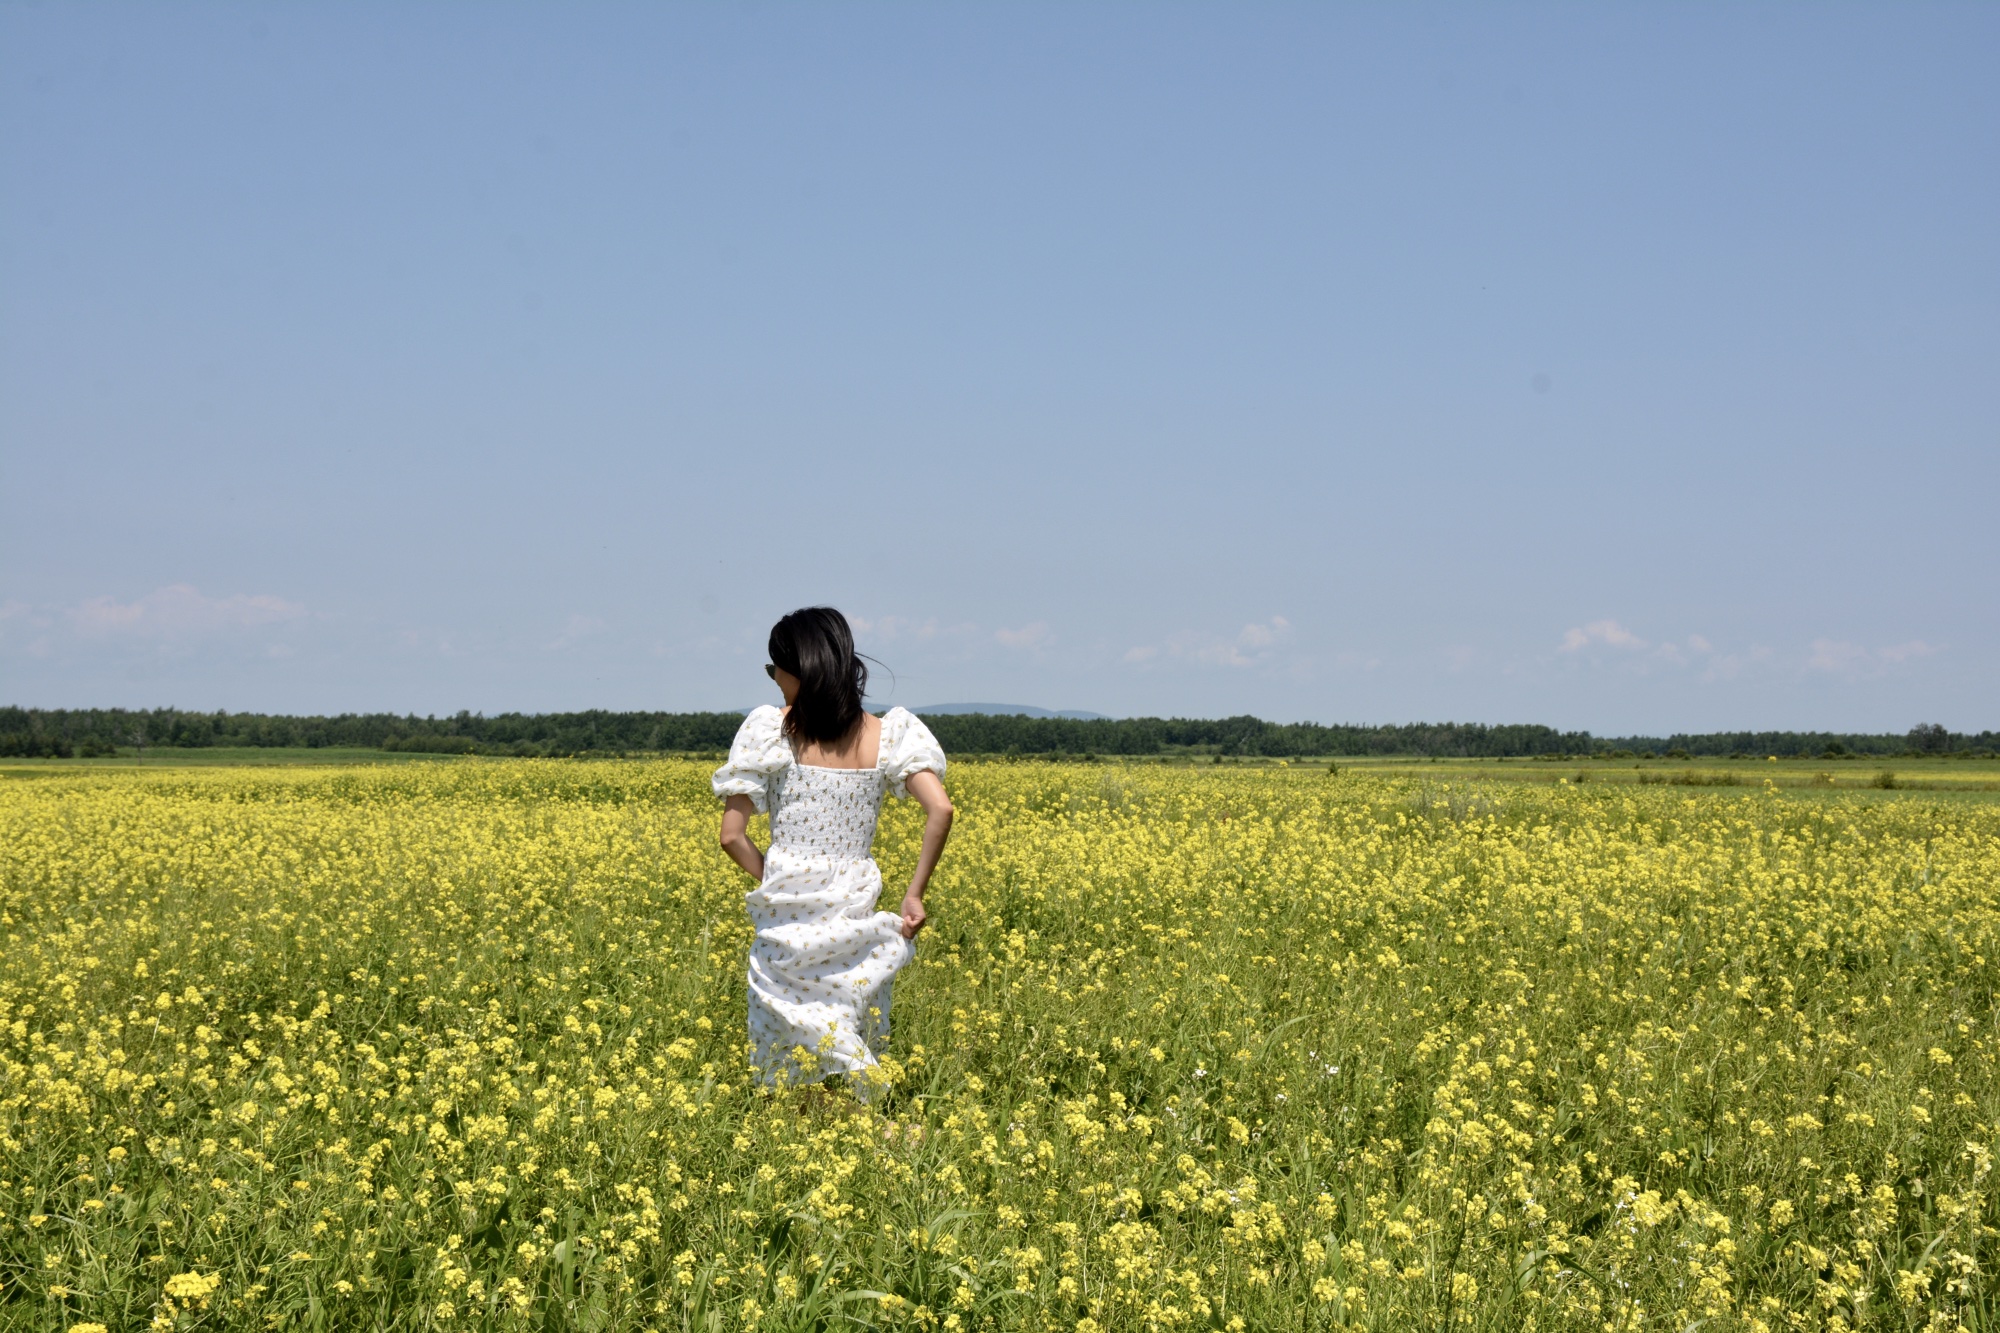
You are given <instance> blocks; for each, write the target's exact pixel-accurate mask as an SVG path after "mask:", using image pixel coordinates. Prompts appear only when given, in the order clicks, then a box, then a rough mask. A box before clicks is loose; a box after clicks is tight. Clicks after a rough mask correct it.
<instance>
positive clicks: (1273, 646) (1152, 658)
mask: <svg viewBox="0 0 2000 1333" xmlns="http://www.w3.org/2000/svg"><path fill="white" fill-rule="evenodd" d="M1291 635H1292V622H1291V621H1289V620H1287V619H1285V618H1284V617H1283V616H1272V617H1271V618H1270V619H1269V620H1259V621H1253V622H1251V623H1250V624H1248V625H1245V626H1244V627H1243V628H1242V629H1240V630H1238V631H1237V632H1236V633H1235V634H1234V635H1233V636H1224V635H1219V634H1208V633H1203V632H1201V631H1198V630H1187V631H1183V632H1182V633H1179V634H1175V635H1172V636H1170V637H1169V638H1167V640H1166V641H1165V642H1163V643H1156V644H1154V643H1148V644H1139V645H1137V646H1136V647H1132V648H1128V649H1126V650H1125V655H1124V657H1125V661H1127V662H1129V663H1132V664H1133V665H1135V666H1147V665H1151V664H1153V663H1155V662H1164V661H1185V662H1196V663H1199V664H1201V665H1204V666H1226V667H1249V666H1256V665H1258V664H1260V663H1263V662H1266V661H1268V660H1270V658H1271V657H1272V655H1273V654H1274V653H1276V652H1277V651H1278V650H1279V649H1280V648H1281V647H1283V645H1284V644H1285V643H1286V641H1287V640H1289V639H1290V638H1291Z"/></svg>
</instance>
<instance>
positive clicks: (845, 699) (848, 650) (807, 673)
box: [768, 606, 868, 745]
mask: <svg viewBox="0 0 2000 1333" xmlns="http://www.w3.org/2000/svg"><path fill="white" fill-rule="evenodd" d="M768 648H769V651H770V654H771V663H772V665H773V666H777V667H782V668H783V669H784V670H786V671H789V672H791V673H792V674H793V675H794V676H797V677H798V678H799V692H798V696H797V697H796V698H794V699H793V700H792V707H791V711H790V712H788V713H786V714H785V734H786V735H787V736H789V737H790V738H791V739H792V740H793V741H800V740H807V741H817V742H819V743H820V744H822V745H828V744H832V743H833V742H835V741H840V740H845V739H846V738H847V735H848V733H850V732H852V731H853V730H854V727H855V724H856V723H858V722H860V721H861V697H862V695H863V694H864V693H865V692H866V691H867V689H868V668H867V667H866V666H865V665H863V663H862V661H861V658H860V657H859V656H858V655H857V654H856V653H855V651H854V632H853V631H852V630H850V629H848V627H847V617H846V616H843V615H842V614H840V612H838V611H836V610H834V609H833V608H832V607H830V606H808V607H802V608H800V609H799V610H797V611H794V612H792V613H791V614H790V615H788V616H786V617H785V618H784V619H783V620H780V621H779V622H778V623H777V624H775V625H773V626H771V639H770V643H769V645H768Z"/></svg>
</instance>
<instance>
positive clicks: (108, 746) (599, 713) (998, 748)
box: [0, 707, 2000, 759]
mask: <svg viewBox="0 0 2000 1333" xmlns="http://www.w3.org/2000/svg"><path fill="white" fill-rule="evenodd" d="M742 720H743V718H742V715H741V714H738V713H610V712H605V711H603V710H597V709H594V710H592V711H590V712H584V713H501V714H499V715H497V716H495V717H485V716H482V715H480V714H477V713H459V714H456V715H454V716H452V717H416V716H414V715H412V716H407V717H398V716H397V715H395V714H393V713H343V714H341V715H340V716H338V717H289V716H284V715H282V714H269V713H190V712H184V711H182V710H180V709H177V708H155V709H152V710H150V711H148V710H127V709H123V708H76V709H58V708H12V707H0V756H37V755H39V756H48V757H55V758H67V757H70V756H84V757H89V756H93V755H105V754H112V753H116V752H119V751H126V752H131V751H139V752H143V751H145V750H148V749H152V748H155V747H184V748H190V749H206V748H210V747H214V746H249V747H262V746H301V747H306V748H310V749H324V748H326V747H329V746H359V747H364V748H370V749H379V750H404V751H415V752H418V753H425V754H492V755H522V756H528V755H536V756H563V755H610V754H640V753H655V752H660V751H669V752H675V751H677V752H688V751H704V752H713V751H717V750H724V749H727V748H728V746H729V742H730V738H731V737H733V736H734V735H735V734H736V728H737V726H738V724H740V723H741V722H742ZM924 720H925V721H926V722H927V723H929V724H930V727H931V730H933V731H934V732H936V733H937V737H938V740H939V741H940V742H941V743H942V744H943V745H944V747H945V750H946V751H947V752H950V753H958V754H996V755H1006V754H1014V755H1160V754H1176V753H1182V754H1187V753H1192V754H1204V755H1206V754H1216V755H1250V756H1264V757H1272V758H1290V757H1297V756H1303V755H1414V756H1425V757H1435V758H1480V759H1497V758H1528V757H1537V756H1540V757H1548V758H1556V757H1561V756H1585V755H1596V756H1610V755H1616V756H1621V757H1622V756H1630V755H1659V756H1668V757H1673V758H1683V757H1685V758H1694V757H1703V756H1705V757H1710V758H1716V757H1723V756H1731V755H1734V756H1739V757H1761V756H1764V755H1782V756H1786V757H1794V758H1795V757H1800V756H1807V757H1813V758H1820V757H1824V758H1841V757H1847V756H1852V757H1855V758H1866V757H1873V756H1901V755H1910V754H1920V755H1923V754H1932V755H1962V756H1968V757H1970V756H1974V755H1991V754H1993V753H1994V752H1995V751H1996V750H2000V733H1995V732H1992V731H1982V732H1979V733H1977V734H1976V735H1963V734H1960V733H1958V732H1953V731H1947V730H1946V729H1945V728H1943V727H1941V726H1938V725H1935V724H1926V725H1923V726H1918V727H1915V728H1912V729H1911V730H1910V731H1909V732H1907V733H1905V734H1903V735H1900V736H1898V735H1873V734H1863V735H1848V734H1837V733H1833V732H1816V731H1815V732H1799V731H1754V732H1753V731H1727V732H1711V733H1707V734H1704V735H1673V736H1614V737H1604V736H1593V735H1591V734H1590V733H1589V732H1587V731H1557V730H1555V729H1554V728H1552V727H1540V726H1527V725H1523V726H1487V725H1484V724H1483V723H1476V722H1466V723H1459V722H1443V723H1422V722H1419V723H1409V724H1406V725H1401V726H1380V727H1362V726H1322V725H1320V724H1319V723H1316V722H1266V721H1263V720H1262V719H1260V718H1255V717H1248V716H1245V717H1229V718H1219V719H1205V718H1157V717H1140V718H1119V719H1109V718H1107V719H1093V720H1082V719H1076V718H1059V717H1014V716H994V715H990V714H983V713H954V714H948V715H938V716H931V717H926V718H925V719H924Z"/></svg>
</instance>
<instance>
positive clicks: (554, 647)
mask: <svg viewBox="0 0 2000 1333" xmlns="http://www.w3.org/2000/svg"><path fill="white" fill-rule="evenodd" d="M603 629H604V622H603V621H602V620H599V619H598V618H597V617H596V616H585V615H573V616H571V617H570V618H569V621H568V622H567V623H566V624H565V625H564V626H563V629H562V633H560V634H558V635H556V636H555V638H553V639H550V640H549V641H548V642H547V643H545V644H543V645H542V647H543V648H544V649H545V650H547V651H548V652H552V653H559V652H561V651H563V650H564V649H565V648H572V647H574V646H576V645H577V644H578V643H581V642H582V641H583V640H585V639H588V638H590V637H591V636H592V635H594V634H597V633H600V632H602V631H603Z"/></svg>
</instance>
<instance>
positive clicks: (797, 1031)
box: [744, 844, 916, 1090]
mask: <svg viewBox="0 0 2000 1333" xmlns="http://www.w3.org/2000/svg"><path fill="white" fill-rule="evenodd" d="M881 894H882V872H881V871H880V870H879V869H877V868H876V865H875V862H874V859H873V858H871V857H867V856H861V857H852V856H839V855H833V854H829V853H827V852H825V851H822V850H819V849H815V848H810V847H787V846H784V845H782V844H779V845H774V846H773V847H772V848H771V849H770V851H769V853H768V854H766V856H765V858H764V879H763V882H762V883H761V884H759V885H758V886H757V887H756V888H754V889H752V890H751V891H750V892H749V893H748V894H746V895H744V904H745V906H747V907H748V908H749V911H750V920H751V923H752V925H754V926H755V927H756V930H757V934H756V938H755V939H754V940H753V941H752V942H751V945H750V967H749V983H750V985H749V1019H750V1024H749V1026H750V1061H751V1064H752V1065H754V1066H755V1067H756V1068H757V1070H758V1076H759V1078H760V1079H761V1080H762V1081H763V1082H765V1083H768V1084H799V1083H816V1082H819V1081H820V1080H822V1079H824V1078H826V1077H828V1076H829V1075H832V1074H849V1075H852V1074H859V1073H862V1072H863V1071H865V1070H867V1069H869V1068H871V1067H873V1066H874V1065H875V1064H876V1052H877V1051H878V1050H880V1049H881V1048H882V1047H883V1046H884V1044H885V1043H886V1042H887V1040H888V1036H889V992H890V985H891V983H892V982H893V981H894V980H895V976H896V973H897V972H899V971H901V970H902V969H903V967H904V966H905V965H906V964H908V963H909V961H910V959H911V958H912V957H914V956H915V951H916V950H915V945H914V944H913V943H912V942H911V941H909V940H906V939H904V938H903V919H902V918H901V917H900V916H898V915H897V914H896V913H894V912H878V911H876V910H875V903H876V900H877V899H878V898H880V897H881ZM855 1082H856V1084H857V1089H858V1090H865V1084H866V1083H867V1080H865V1079H857V1080H855Z"/></svg>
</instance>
